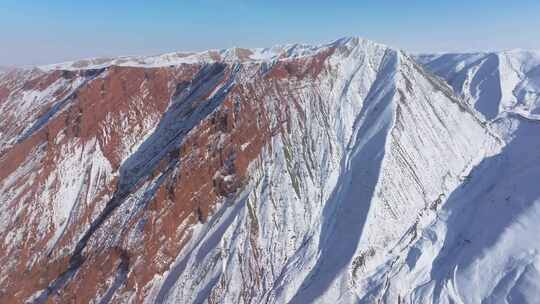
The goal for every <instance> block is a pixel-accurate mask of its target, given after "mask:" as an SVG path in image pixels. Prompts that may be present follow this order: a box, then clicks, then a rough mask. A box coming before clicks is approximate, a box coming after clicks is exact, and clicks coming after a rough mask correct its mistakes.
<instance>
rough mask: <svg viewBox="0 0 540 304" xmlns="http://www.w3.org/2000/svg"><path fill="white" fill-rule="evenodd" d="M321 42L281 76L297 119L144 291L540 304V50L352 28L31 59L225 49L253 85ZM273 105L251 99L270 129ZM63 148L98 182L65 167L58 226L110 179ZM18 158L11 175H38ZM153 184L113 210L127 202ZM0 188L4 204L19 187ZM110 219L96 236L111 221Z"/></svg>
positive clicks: (181, 56)
mask: <svg viewBox="0 0 540 304" xmlns="http://www.w3.org/2000/svg"><path fill="white" fill-rule="evenodd" d="M329 48H336V51H335V52H333V53H331V55H330V56H329V57H328V58H326V59H325V61H324V63H323V64H324V69H323V70H324V72H322V73H321V74H320V75H319V76H318V77H317V78H316V79H315V80H313V79H310V78H307V79H305V80H294V81H293V80H290V82H289V83H288V84H290V87H289V89H290V90H291V92H293V93H294V98H293V97H291V98H289V99H286V100H285V102H287V103H290V104H293V103H294V106H291V107H290V111H291V116H292V117H291V119H290V121H291V124H292V126H291V128H290V130H291V132H290V133H279V134H278V135H275V136H274V137H273V138H272V139H271V144H270V145H271V149H270V148H267V149H265V150H264V152H263V153H262V155H261V157H259V158H258V159H256V160H255V161H254V162H253V163H252V164H251V165H250V169H249V170H250V174H249V176H250V178H249V180H248V181H247V186H246V187H245V188H244V189H243V191H242V192H241V193H240V194H239V195H238V197H236V198H235V199H234V201H224V202H223V203H222V204H220V205H219V206H218V208H217V209H216V212H215V213H214V214H213V215H212V216H211V217H210V218H209V219H208V221H207V222H206V223H204V224H197V225H196V226H194V227H193V228H189V229H193V236H192V239H191V240H190V241H189V242H188V244H187V245H186V246H185V247H184V249H183V250H182V252H181V253H180V254H179V255H178V256H177V257H176V260H175V262H174V263H173V265H172V266H171V268H170V269H169V270H168V271H166V272H165V273H164V274H163V276H156V277H154V279H153V281H151V283H149V285H148V286H144V288H145V289H147V290H148V296H147V298H146V303H392V304H393V303H538V301H540V255H539V254H540V253H539V250H540V186H539V181H540V165H539V163H540V52H533V51H507V52H500V53H478V54H441V55H420V56H415V57H413V56H409V55H408V54H406V53H404V52H402V51H399V50H394V49H391V48H389V47H386V46H384V45H380V44H376V43H373V42H370V41H368V40H363V39H359V38H344V39H340V40H337V41H335V42H333V43H330V44H326V45H321V46H308V45H290V46H285V47H274V48H268V49H229V50H221V51H207V52H201V53H171V54H165V55H160V56H154V57H122V58H113V59H93V60H85V61H77V62H69V63H62V64H55V65H49V66H44V67H40V69H42V70H45V71H48V70H54V69H67V70H70V69H73V70H77V69H94V68H102V67H107V66H111V65H120V66H140V67H160V66H169V65H179V64H192V63H211V62H218V61H219V62H225V63H228V64H238V65H243V69H241V72H239V75H238V76H236V77H237V78H236V79H235V81H236V82H237V83H241V82H244V83H249V82H251V81H254V80H253V78H252V77H250V75H252V74H255V73H256V72H257V71H259V69H262V68H264V65H265V64H272V63H275V62H276V61H278V60H287V59H290V58H299V57H305V56H316V55H317V54H320V53H321V52H323V51H326V50H328V49H329ZM86 80H87V79H80V80H78V82H77V83H76V84H79V83H82V82H83V81H86ZM55 85H58V86H60V85H62V86H63V85H64V84H62V83H59V84H55ZM72 89H74V86H69V87H66V88H65V90H66V92H69V91H70V90H72ZM32 94H33V93H32ZM43 94H48V93H47V91H44V93H43ZM45 97H46V96H41V97H40V96H37V97H35V96H33V95H32V96H26V95H24V96H21V98H20V100H21V102H22V103H21V107H24V109H25V111H31V110H32V109H33V107H34V102H41V100H42V99H43V98H45ZM283 102H284V101H283V100H274V99H272V98H268V100H266V101H265V103H264V104H261V107H266V108H267V109H269V111H267V112H268V113H274V115H276V116H275V117H271V119H272V121H273V123H275V124H277V123H278V122H279V117H278V114H277V112H278V111H279V109H280V106H282V105H280V103H283ZM171 123H173V122H171ZM176 123H181V122H176ZM8 130H11V129H8ZM13 130H15V129H13ZM151 130H152V128H151V127H148V131H147V132H149V133H150V132H151ZM30 131H31V130H29V129H28V128H26V129H24V130H23V131H21V132H20V134H19V135H18V136H17V137H14V136H15V135H13V134H7V135H5V136H0V140H1V141H0V143H1V144H2V145H5V146H6V147H7V146H8V145H11V144H13V141H14V140H15V139H20V138H22V137H24V133H25V132H30ZM13 132H15V131H13ZM0 135H2V134H0ZM8 135H9V136H8ZM12 139H13V140H12ZM138 140H140V141H141V142H142V141H143V140H142V139H138ZM131 144H132V145H131V146H135V147H137V143H131ZM0 148H2V146H0ZM0 151H1V149H0ZM66 153H67V152H66ZM70 153H72V154H73V155H72V157H70V158H66V160H65V162H63V163H61V164H59V172H58V175H59V176H60V175H70V176H79V175H81V173H80V172H90V174H91V176H92V178H91V180H92V183H91V184H89V185H86V184H82V180H80V179H78V177H77V178H76V177H73V178H72V180H70V181H65V182H64V183H60V185H59V186H58V187H60V188H61V189H60V190H58V191H57V193H58V194H57V196H62V197H56V198H55V200H54V201H55V202H56V204H55V205H54V206H52V210H53V211H52V213H53V214H52V218H53V222H54V225H55V227H57V233H56V234H55V239H56V238H57V237H58V236H60V235H61V234H62V231H63V230H64V229H65V226H66V225H67V224H68V223H69V221H70V217H71V215H70V213H71V212H72V211H71V210H73V208H74V206H73V201H74V198H73V197H74V196H77V195H78V193H79V192H81V193H82V192H85V193H89V195H94V193H96V191H97V189H98V188H97V187H99V186H100V181H101V180H102V179H110V178H112V175H113V173H112V169H111V167H110V164H109V163H108V162H107V161H106V160H105V159H104V157H103V154H102V153H101V151H100V150H99V146H96V147H93V146H92V147H87V148H85V149H82V150H80V151H79V150H74V151H71V152H70ZM126 153H127V152H126ZM37 155H38V156H39V154H37ZM126 158H127V156H126ZM79 159H81V160H84V164H81V163H83V162H82V161H79ZM38 161H39V158H36V159H35V160H32V162H38ZM77 162H78V163H77ZM26 165H27V166H26V167H21V168H19V169H18V170H17V171H16V172H15V173H14V175H17V176H30V177H31V176H32V174H31V172H30V171H31V170H29V169H28V168H29V167H31V165H32V163H31V162H28V163H27V164H26ZM87 167H88V168H87ZM17 176H12V177H8V180H7V181H6V182H5V183H4V185H0V186H3V187H4V188H7V186H8V183H9V182H10V180H16V178H17ZM152 182H153V181H149V182H148V183H147V184H145V185H144V186H143V187H141V188H140V189H139V191H138V192H135V193H132V194H131V195H130V196H129V197H128V199H127V200H126V203H125V204H124V205H122V206H121V207H119V209H118V210H117V211H116V213H117V214H129V212H132V211H131V210H133V209H136V206H137V204H138V202H139V201H140V200H142V199H143V198H142V197H143V196H144V191H145V190H144V189H146V188H151V186H152V184H151V183H152ZM2 189H3V188H1V187H0V199H4V200H6V201H7V200H8V199H9V197H12V196H14V195H15V194H14V193H7V192H4V191H3V190H2ZM78 189H83V190H84V191H82V190H78ZM48 195H49V194H48V193H43V195H42V196H43V197H42V198H40V199H42V200H43V201H47V200H49V198H48ZM3 208H5V207H2V206H0V211H3ZM2 213H3V212H2ZM118 217H120V215H118ZM0 220H1V221H2V222H3V221H6V220H5V219H4V218H3V217H2V216H1V214H0ZM118 222H119V223H122V219H120V220H118ZM112 223H114V222H112ZM106 225H108V224H105V225H104V226H103V228H100V229H101V230H100V231H98V232H96V234H97V235H98V236H99V235H100V234H99V233H101V234H102V235H104V238H105V237H106V235H107V233H108V231H109V230H108V229H110V231H113V228H111V227H112V224H111V227H108V226H106ZM254 231H256V233H255V232H254ZM111 234H112V233H111ZM10 237H11V239H10V240H12V241H13V242H15V241H16V240H17V238H19V237H20V236H19V235H17V234H15V233H14V234H13V235H11V236H10ZM110 238H111V239H112V237H110ZM112 241H113V240H111V242H112ZM48 245H49V246H53V245H54V244H53V243H51V244H48ZM130 299H132V298H130V295H129V294H123V295H118V298H116V300H117V301H124V302H129V301H130ZM100 300H101V299H99V298H96V302H100Z"/></svg>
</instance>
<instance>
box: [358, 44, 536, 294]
mask: <svg viewBox="0 0 540 304" xmlns="http://www.w3.org/2000/svg"><path fill="white" fill-rule="evenodd" d="M417 59H418V60H419V61H420V62H422V63H423V64H424V65H425V67H426V68H427V69H430V70H431V71H433V73H435V74H437V75H439V76H440V77H442V78H443V79H445V80H446V81H447V82H448V83H449V84H450V85H451V86H452V87H453V89H454V91H455V93H456V94H457V95H458V96H461V97H463V99H464V100H465V101H466V102H467V103H468V104H470V105H471V106H473V107H474V108H475V109H476V110H477V111H478V112H479V113H480V114H481V115H482V116H483V117H484V118H485V119H486V126H487V127H488V128H490V129H491V130H493V131H494V132H495V133H496V134H497V136H498V137H500V138H501V139H502V143H503V145H502V148H501V150H500V152H498V153H496V154H495V155H493V156H490V157H487V158H485V159H483V160H482V162H481V163H480V164H478V165H477V166H476V167H475V168H474V169H473V170H472V171H471V172H470V173H469V174H468V175H467V176H466V178H464V179H463V182H462V183H461V185H460V186H459V187H458V188H457V189H455V190H454V191H453V192H451V193H450V194H449V195H447V198H446V202H445V204H444V205H443V207H442V209H441V210H440V211H439V212H438V214H437V216H434V215H432V214H431V215H429V216H424V217H423V218H422V219H421V220H420V221H419V223H418V225H416V226H415V227H414V230H412V232H411V233H407V234H405V235H404V238H403V240H402V241H401V242H400V243H399V245H398V246H397V248H398V250H399V252H400V254H397V255H396V256H395V257H394V258H389V259H388V262H387V263H386V265H381V266H380V267H379V268H378V269H377V270H376V271H374V272H372V273H371V274H370V277H369V279H368V280H369V281H370V282H371V283H370V286H371V287H372V288H369V290H370V292H368V293H366V294H365V295H364V296H363V297H362V299H363V300H364V301H366V302H370V301H375V300H380V301H381V302H387V303H392V302H398V301H399V302H401V303H535V302H537V301H538V299H539V298H540V256H539V252H540V237H539V236H540V224H539V222H538V219H539V218H540V188H539V187H538V180H540V166H538V161H539V160H540V120H539V118H540V117H539V116H538V114H540V53H538V52H531V51H508V52H501V53H480V54H445V55H422V56H419V57H417ZM419 228H421V229H419ZM411 235H412V236H411Z"/></svg>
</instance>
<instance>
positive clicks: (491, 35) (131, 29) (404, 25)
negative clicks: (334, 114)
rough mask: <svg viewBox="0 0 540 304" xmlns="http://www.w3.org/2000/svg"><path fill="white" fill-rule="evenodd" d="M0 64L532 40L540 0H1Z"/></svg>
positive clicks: (469, 47)
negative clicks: (340, 45)
mask: <svg viewBox="0 0 540 304" xmlns="http://www.w3.org/2000/svg"><path fill="white" fill-rule="evenodd" d="M5 1H6V3H5V4H4V5H3V6H4V9H3V10H2V11H0V24H1V25H2V26H3V28H4V29H8V30H4V31H3V34H2V36H4V37H1V38H2V42H3V47H2V48H1V49H0V66H23V65H41V64H49V63H56V62H62V61H70V60H76V59H83V58H93V57H113V56H114V57H116V56H125V55H153V54H161V53H167V52H175V51H202V50H206V49H223V48H230V47H235V46H236V47H246V48H253V47H270V46H273V45H277V44H288V43H309V44H321V43H327V42H330V41H333V40H335V39H338V38H340V37H344V36H358V37H362V38H366V39H369V40H373V41H375V42H379V43H383V44H387V45H389V46H392V47H395V48H400V49H404V50H406V51H409V52H411V53H438V52H471V51H493V50H507V49H540V33H539V32H538V30H537V29H538V27H539V26H540V20H539V19H538V18H537V17H536V16H535V13H536V12H538V11H540V3H537V2H535V1H528V0H527V1H519V2H520V3H515V4H514V5H512V7H508V5H506V6H505V3H506V2H503V1H499V0H495V1H486V0H480V1H475V2H474V3H467V2H466V1H461V0H459V1H452V2H450V1H448V3H437V4H433V3H432V2H431V1H427V0H416V1H409V2H407V3H395V4H392V5H390V4H381V3H363V4H358V3H356V2H354V1H334V2H332V3H327V2H322V1H309V2H308V1H303V0H301V1H296V2H294V3H287V2H285V1H281V0H278V1H274V2H272V3H264V2H262V1H253V2H251V3H248V2H247V1H245V0H242V1H234V2H231V3H228V2H226V1H224V0H202V1H194V0H189V1H156V2H155V3H152V4H151V5H146V4H144V3H143V1H138V0H137V1H131V2H128V1H116V2H114V3H107V2H106V1H93V2H92V3H70V2H69V1H65V0H62V1H55V2H54V3H38V4H36V3H31V2H30V1H27V0H23V1H13V0H5Z"/></svg>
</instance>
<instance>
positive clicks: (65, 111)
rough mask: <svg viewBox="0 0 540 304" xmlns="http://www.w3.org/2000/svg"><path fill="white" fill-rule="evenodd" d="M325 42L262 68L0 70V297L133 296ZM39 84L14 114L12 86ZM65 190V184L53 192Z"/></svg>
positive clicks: (19, 92) (231, 181) (239, 165)
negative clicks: (30, 101)
mask: <svg viewBox="0 0 540 304" xmlns="http://www.w3.org/2000/svg"><path fill="white" fill-rule="evenodd" d="M239 52H240V54H239V56H244V57H246V56H249V54H247V53H246V50H239ZM332 52H333V49H329V50H328V51H326V52H323V53H320V54H318V55H317V56H313V57H308V58H307V59H295V60H289V61H286V62H278V63H276V64H275V65H274V66H273V67H272V68H271V69H270V70H269V71H266V72H265V73H263V72H262V69H261V67H259V66H250V67H244V69H246V70H247V72H242V71H241V72H238V71H237V70H236V69H237V67H235V66H233V65H225V64H221V63H216V64H213V65H212V64H211V65H207V66H203V65H199V64H192V65H188V64H183V65H178V66H174V67H166V68H136V67H118V66H111V67H108V68H104V69H99V70H80V71H60V70H56V71H51V72H41V71H34V72H26V73H19V74H17V73H9V74H6V75H3V76H1V81H0V105H1V106H2V107H4V109H6V110H8V111H6V112H4V113H2V121H3V122H2V123H0V131H1V132H2V136H3V137H2V139H3V140H4V143H2V146H1V149H0V151H2V152H1V153H2V154H0V191H2V195H3V196H2V197H4V198H8V200H7V201H5V202H3V205H4V206H3V207H2V210H1V211H2V214H3V216H2V221H3V222H4V224H3V226H2V227H1V230H0V263H1V264H2V265H4V266H3V267H2V270H1V271H0V286H1V287H0V303H21V302H25V301H37V302H51V303H88V302H90V301H92V300H95V299H99V298H103V297H105V298H110V299H112V300H113V302H124V301H128V300H129V301H134V302H142V301H143V299H144V298H145V297H147V296H148V292H149V288H150V287H151V283H152V280H154V279H155V278H156V276H158V275H161V274H163V273H164V272H165V271H167V270H168V269H169V268H170V267H171V264H172V262H173V261H174V259H175V257H176V256H178V255H179V254H180V253H182V250H183V248H184V246H185V244H186V243H187V242H188V241H189V239H190V235H191V229H190V227H191V226H193V225H194V224H197V223H202V224H204V223H206V222H207V220H208V218H209V216H211V215H212V214H213V212H214V211H215V207H216V204H218V203H220V202H221V203H222V202H225V201H227V199H230V198H234V197H235V196H236V195H237V194H238V193H239V192H240V191H241V190H242V189H243V186H244V185H245V184H246V181H247V179H248V178H249V176H248V168H249V166H250V165H252V164H254V163H256V161H257V159H258V158H259V157H260V155H261V153H262V151H263V150H264V149H271V146H270V145H269V141H270V140H271V138H272V137H273V136H275V135H276V134H278V133H287V132H288V131H289V130H288V128H290V119H291V118H290V108H289V107H290V106H291V103H290V102H286V100H290V99H291V97H292V96H291V95H290V91H289V90H290V89H289V86H290V85H291V84H292V83H294V81H295V80H299V79H304V78H306V77H310V78H313V79H315V78H317V75H318V74H319V73H322V72H323V71H324V68H325V67H324V61H325V60H326V58H327V57H328V56H330V55H331V54H332ZM248 72H249V73H251V74H249V73H248ZM238 73H245V74H249V75H251V76H249V77H252V79H251V80H250V81H243V82H240V81H237V77H238ZM242 77H246V76H245V75H244V76H242ZM53 86H55V88H54V90H52V92H51V93H50V94H49V95H47V97H46V98H43V99H40V100H39V101H38V102H37V103H36V104H35V105H32V107H30V109H31V110H30V111H28V112H27V113H16V112H15V111H16V109H17V106H18V102H20V100H21V99H20V98H22V97H21V96H23V97H24V96H26V95H25V94H28V92H38V93H39V92H44V91H46V90H49V89H51V88H52V87H53ZM35 94H37V93H35ZM269 96H271V97H272V99H273V100H275V101H276V103H275V104H273V105H269V104H265V101H266V100H267V99H268V97H269ZM25 98H26V97H25ZM292 99H293V100H294V98H292ZM292 106H295V103H294V102H293V103H292ZM297 110H301V109H300V107H298V109H297ZM15 114H17V115H15ZM272 115H274V116H276V115H277V117H278V118H279V121H278V122H277V123H276V122H271V119H270V117H271V116H272ZM16 120H20V121H21V122H22V123H17V122H16ZM36 122H39V123H36ZM28 124H34V126H35V127H34V128H28ZM23 135H24V136H23ZM62 168H67V169H65V170H67V171H65V172H67V175H66V173H65V172H64V171H63V170H64V169H62ZM70 168H71V169H73V168H76V169H77V170H74V169H73V170H71V169H70ZM68 169H69V170H68ZM74 172H76V173H74ZM66 184H67V185H69V187H68V186H66ZM73 185H76V186H73ZM66 187H68V188H69V189H71V190H70V191H72V192H75V193H76V195H74V196H73V197H70V198H69V199H67V198H66V201H65V202H64V201H63V199H64V198H65V193H66V192H65V190H64V189H65V188H66ZM70 187H71V188H70ZM59 201H61V202H62V203H61V204H60V207H58V206H59ZM66 206H67V207H66ZM66 208H67V209H68V211H67V212H66ZM62 213H65V214H64V215H65V216H64V217H61V216H59V215H58V214H62ZM57 218H60V220H58V219H57ZM255 232H256V227H255ZM115 282H116V283H115Z"/></svg>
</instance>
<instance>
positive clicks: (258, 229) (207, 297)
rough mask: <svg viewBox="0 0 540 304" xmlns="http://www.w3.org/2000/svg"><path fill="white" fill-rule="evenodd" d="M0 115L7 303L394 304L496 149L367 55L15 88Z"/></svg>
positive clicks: (388, 59)
mask: <svg viewBox="0 0 540 304" xmlns="http://www.w3.org/2000/svg"><path fill="white" fill-rule="evenodd" d="M0 113H1V114H0V115H2V116H1V119H0V143H1V146H0V202H1V204H0V241H1V242H0V263H1V264H2V265H4V266H3V267H2V268H1V270H0V302H2V303H4V302H5V303H17V302H30V303H45V302H52V303H70V302H81V303H87V302H93V303H142V302H145V303H201V302H208V303H287V302H290V303H311V302H316V301H319V302H336V301H338V300H339V301H341V302H343V303H349V302H357V301H359V300H360V299H364V300H366V301H368V302H370V301H372V300H373V299H374V298H376V297H386V298H385V299H386V300H387V302H388V303H396V302H397V301H398V300H399V301H401V300H402V299H405V298H404V295H405V293H407V292H408V293H410V292H412V289H411V288H409V287H411V286H412V285H407V284H408V283H407V282H411V284H413V283H416V281H414V282H413V279H411V278H409V277H407V279H408V281H396V282H394V281H392V277H393V276H397V275H400V276H408V275H411V276H412V274H410V273H411V272H405V273H401V272H400V271H401V270H402V269H404V267H407V263H409V260H411V258H409V256H410V255H411V253H410V252H413V251H414V250H413V245H414V246H419V245H417V244H419V242H420V240H423V239H424V237H423V233H424V231H428V228H429V227H428V228H425V227H427V226H428V222H429V223H432V222H436V218H437V216H436V214H437V213H438V212H439V211H440V210H441V208H446V207H445V206H447V204H448V203H446V201H447V198H449V197H450V198H452V197H454V196H456V195H458V194H455V193H456V191H463V190H462V188H463V187H465V186H464V185H465V182H466V181H469V179H471V178H470V176H471V173H470V171H471V170H473V168H475V169H474V170H477V169H476V168H478V167H475V166H477V165H478V164H479V163H481V164H480V166H482V165H483V163H484V162H485V159H489V158H488V157H492V155H493V154H495V153H497V152H498V151H499V150H500V145H501V143H500V141H499V140H498V139H497V138H496V137H495V136H493V135H492V134H491V131H490V130H489V128H487V127H486V125H485V122H484V121H483V120H481V119H480V118H478V117H477V115H476V113H475V111H474V110H473V109H472V108H471V107H469V106H468V105H467V103H465V102H463V101H462V99H461V98H458V97H456V96H455V95H454V93H453V92H452V88H451V87H449V86H447V85H446V84H445V83H444V82H443V81H442V80H440V79H439V78H437V77H435V76H433V75H432V74H430V73H428V72H426V71H425V70H424V68H423V67H422V66H420V65H419V64H417V63H416V62H415V61H414V60H413V59H412V58H410V57H409V56H408V55H406V54H404V53H402V52H400V51H396V50H393V49H390V48H387V47H385V46H383V45H378V44H375V43H372V42H369V41H365V40H361V39H358V38H350V39H341V40H338V41H336V42H333V43H330V44H328V45H322V46H316V47H314V46H306V45H292V46H285V47H276V48H272V49H255V50H246V49H232V50H225V51H209V52H204V53H199V54H167V55H163V56H158V57H151V58H121V59H104V60H90V61H84V62H74V63H67V64H61V65H54V66H48V67H46V68H42V69H35V70H24V71H11V72H8V73H5V74H3V75H2V76H0ZM483 160H484V161H483ZM490 168H491V167H490ZM490 170H493V169H490ZM472 182H476V180H475V179H474V175H473V177H472V181H471V183H472ZM478 182H481V180H478ZM530 183H532V181H530ZM509 187H510V186H509ZM479 195H480V194H479ZM484 216H486V215H484ZM505 216H510V215H505ZM430 219H431V221H429V220H430ZM456 220H462V217H458V219H456ZM433 225H435V224H433ZM460 228H463V227H460ZM429 231H431V230H429ZM426 233H427V232H426ZM493 233H495V232H493ZM436 241H437V240H434V241H433V242H434V243H436ZM439 242H440V241H439ZM415 248H416V247H415ZM452 257H453V256H452ZM451 262H453V261H451ZM417 265H420V264H419V263H417ZM422 265H423V264H422ZM445 265H446V264H445ZM450 265H452V264H450ZM418 267H420V266H418ZM396 272H397V273H398V274H397V275H396V274H395V273H396ZM436 279H440V282H444V280H445V279H447V278H446V277H444V276H442V274H441V277H436ZM394 286H395V287H394ZM400 286H403V289H401V288H400ZM445 286H446V285H443V287H445ZM471 288H472V287H471ZM405 301H407V300H405Z"/></svg>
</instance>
